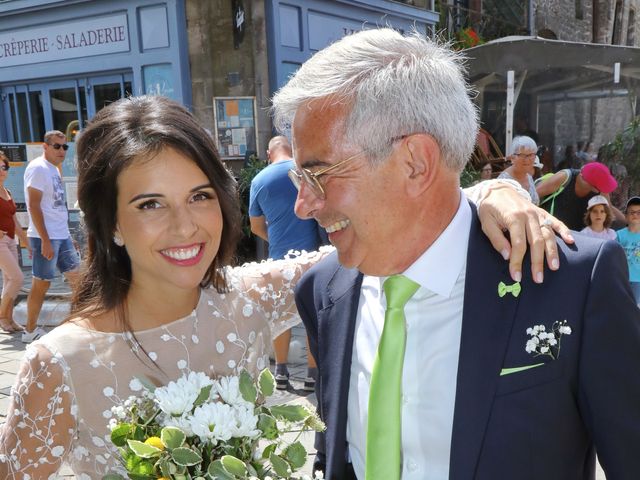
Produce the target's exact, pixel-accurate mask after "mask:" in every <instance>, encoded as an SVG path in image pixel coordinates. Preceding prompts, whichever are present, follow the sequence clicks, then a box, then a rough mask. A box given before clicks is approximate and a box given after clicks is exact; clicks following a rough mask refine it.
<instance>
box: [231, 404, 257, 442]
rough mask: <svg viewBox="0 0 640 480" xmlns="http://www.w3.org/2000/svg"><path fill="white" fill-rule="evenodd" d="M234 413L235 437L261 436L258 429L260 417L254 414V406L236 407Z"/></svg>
mask: <svg viewBox="0 0 640 480" xmlns="http://www.w3.org/2000/svg"><path fill="white" fill-rule="evenodd" d="M249 405H251V404H249ZM234 413H235V417H236V430H235V432H234V433H233V436H234V437H237V438H241V437H249V438H258V437H259V436H260V430H258V429H257V425H258V417H256V416H255V415H254V413H253V408H252V407H244V406H238V407H235V408H234Z"/></svg>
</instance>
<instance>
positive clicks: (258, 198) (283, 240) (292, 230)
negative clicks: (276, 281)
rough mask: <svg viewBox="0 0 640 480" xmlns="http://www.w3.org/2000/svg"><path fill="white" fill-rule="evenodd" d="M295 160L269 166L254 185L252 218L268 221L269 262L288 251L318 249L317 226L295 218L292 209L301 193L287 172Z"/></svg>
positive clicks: (312, 221) (252, 186)
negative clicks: (270, 259) (261, 218)
mask: <svg viewBox="0 0 640 480" xmlns="http://www.w3.org/2000/svg"><path fill="white" fill-rule="evenodd" d="M293 167H294V163H293V160H288V161H283V162H277V163H274V164H272V165H269V166H268V167H267V168H265V169H264V170H262V171H261V172H260V173H258V175H256V176H255V177H254V179H253V181H252V182H251V192H250V195H249V215H250V216H252V217H265V219H266V221H267V233H268V234H269V258H273V259H279V258H283V257H284V256H285V254H286V253H287V252H288V251H289V250H307V251H313V250H317V249H318V246H319V244H318V224H317V223H316V221H315V220H313V219H309V220H301V219H299V218H298V217H296V214H295V213H294V211H293V206H294V204H295V201H296V196H297V195H298V191H297V190H296V187H294V185H293V183H291V180H290V179H289V176H288V175H287V172H288V171H289V170H290V169H292V168H293Z"/></svg>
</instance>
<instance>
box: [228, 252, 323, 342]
mask: <svg viewBox="0 0 640 480" xmlns="http://www.w3.org/2000/svg"><path fill="white" fill-rule="evenodd" d="M333 251H334V248H333V247H328V246H325V247H320V249H319V250H318V251H316V252H306V251H302V252H296V251H289V253H288V254H287V256H286V257H285V258H284V259H283V260H265V261H263V262H260V263H256V262H251V263H245V264H244V265H241V266H239V267H235V268H232V269H230V270H229V278H230V280H231V285H232V287H233V288H234V289H237V290H238V291H239V292H240V294H241V295H242V296H243V297H244V300H245V302H246V305H247V307H245V308H254V307H255V308H257V309H258V310H259V312H260V313H261V314H262V315H263V316H264V318H265V319H266V320H267V322H268V323H269V326H270V327H271V337H272V338H276V337H277V336H278V335H280V334H281V333H282V332H284V331H285V330H288V329H289V328H291V327H293V326H294V325H297V324H298V323H300V317H299V315H298V311H297V310H296V304H295V300H294V296H293V288H294V287H295V285H296V282H297V281H298V280H299V279H300V277H301V276H302V274H303V273H304V272H306V271H307V270H308V269H309V268H311V267H312V266H313V265H315V264H316V263H317V262H319V261H320V260H322V259H323V258H324V257H325V256H327V255H328V254H330V253H331V252H333Z"/></svg>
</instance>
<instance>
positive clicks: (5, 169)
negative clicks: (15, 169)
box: [0, 163, 9, 172]
mask: <svg viewBox="0 0 640 480" xmlns="http://www.w3.org/2000/svg"><path fill="white" fill-rule="evenodd" d="M0 170H3V171H5V172H6V171H7V170H9V165H7V164H5V163H3V164H0Z"/></svg>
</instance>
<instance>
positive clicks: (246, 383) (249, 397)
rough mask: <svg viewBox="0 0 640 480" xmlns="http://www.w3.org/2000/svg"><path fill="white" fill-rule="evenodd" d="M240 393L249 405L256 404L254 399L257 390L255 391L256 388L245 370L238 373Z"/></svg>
mask: <svg viewBox="0 0 640 480" xmlns="http://www.w3.org/2000/svg"><path fill="white" fill-rule="evenodd" d="M239 388H240V393H241V394H242V398H244V399H245V400H246V401H247V402H249V403H253V404H255V403H256V398H257V397H258V390H256V386H255V385H254V383H253V378H251V375H249V372H247V371H246V370H242V372H241V373H240V386H239Z"/></svg>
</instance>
